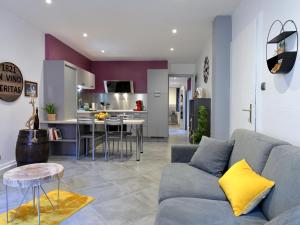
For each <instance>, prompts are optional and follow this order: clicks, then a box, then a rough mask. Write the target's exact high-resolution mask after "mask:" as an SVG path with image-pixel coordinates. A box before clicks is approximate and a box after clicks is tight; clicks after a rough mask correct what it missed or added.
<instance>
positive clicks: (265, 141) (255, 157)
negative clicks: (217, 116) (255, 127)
mask: <svg viewBox="0 0 300 225" xmlns="http://www.w3.org/2000/svg"><path fill="white" fill-rule="evenodd" d="M231 139H232V140H234V147H233V150H232V154H231V157H230V160H229V167H231V166H232V165H233V164H235V163H236V162H238V161H240V160H242V159H246V161H247V162H248V163H249V165H250V166H251V167H252V169H253V170H255V171H256V172H257V173H259V174H261V172H262V170H263V168H264V167H265V164H266V161H267V159H268V157H269V154H270V152H271V150H272V148H274V147H275V146H278V145H285V144H287V143H286V142H284V141H281V140H277V139H274V138H271V137H268V136H266V135H263V134H260V133H257V132H254V131H250V130H244V129H238V130H235V131H234V132H233V134H232V138H231Z"/></svg>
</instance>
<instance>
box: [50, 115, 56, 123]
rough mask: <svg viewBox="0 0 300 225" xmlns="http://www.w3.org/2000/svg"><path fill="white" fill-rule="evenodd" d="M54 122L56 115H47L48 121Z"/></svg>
mask: <svg viewBox="0 0 300 225" xmlns="http://www.w3.org/2000/svg"><path fill="white" fill-rule="evenodd" d="M55 120H56V114H48V121H55Z"/></svg>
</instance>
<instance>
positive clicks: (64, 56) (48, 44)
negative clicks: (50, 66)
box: [45, 34, 92, 71]
mask: <svg viewBox="0 0 300 225" xmlns="http://www.w3.org/2000/svg"><path fill="white" fill-rule="evenodd" d="M45 52H46V55H45V59H46V60H66V61H68V62H70V63H72V64H74V65H76V66H78V67H81V68H83V69H85V70H88V71H91V64H92V61H91V60H89V59H88V58H87V57H85V56H84V55H82V54H80V53H79V52H77V51H75V50H74V49H72V48H71V47H69V46H68V45H66V44H65V43H63V42H61V41H60V40H58V39H57V38H55V37H54V36H52V35H51V34H46V35H45Z"/></svg>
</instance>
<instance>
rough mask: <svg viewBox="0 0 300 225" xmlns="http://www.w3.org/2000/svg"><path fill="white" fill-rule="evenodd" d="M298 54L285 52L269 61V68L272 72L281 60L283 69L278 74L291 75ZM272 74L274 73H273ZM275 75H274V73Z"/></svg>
mask: <svg viewBox="0 0 300 225" xmlns="http://www.w3.org/2000/svg"><path fill="white" fill-rule="evenodd" d="M296 58H297V52H283V53H281V54H278V55H276V56H274V57H272V58H270V59H268V60H267V64H268V68H269V70H270V72H271V71H272V69H273V68H274V66H275V65H276V64H277V63H278V61H279V60H282V63H281V67H280V69H279V71H277V72H276V74H277V73H289V72H290V71H291V70H292V69H293V67H294V65H295V62H296ZM271 73H272V72H271ZM273 74H274V73H273Z"/></svg>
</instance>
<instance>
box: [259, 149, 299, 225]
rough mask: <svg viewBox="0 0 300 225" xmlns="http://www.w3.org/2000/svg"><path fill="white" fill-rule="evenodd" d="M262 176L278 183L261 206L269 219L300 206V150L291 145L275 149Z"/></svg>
mask: <svg viewBox="0 0 300 225" xmlns="http://www.w3.org/2000/svg"><path fill="white" fill-rule="evenodd" d="M262 175H263V176H264V177H267V178H269V179H271V180H274V181H275V183H276V184H275V187H274V188H273V190H272V191H271V192H270V193H269V195H268V196H267V198H266V199H265V200H264V201H263V202H262V205H261V208H262V211H263V213H264V214H265V215H266V217H267V218H268V219H270V220H271V219H273V218H275V217H276V216H278V215H279V214H280V213H283V212H284V211H286V210H289V209H290V208H292V207H295V206H297V205H299V204H300V148H298V147H294V146H290V145H286V146H278V147H276V148H274V149H273V150H272V152H271V154H270V157H269V159H268V161H267V163H266V167H265V168H264V170H263V172H262Z"/></svg>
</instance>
